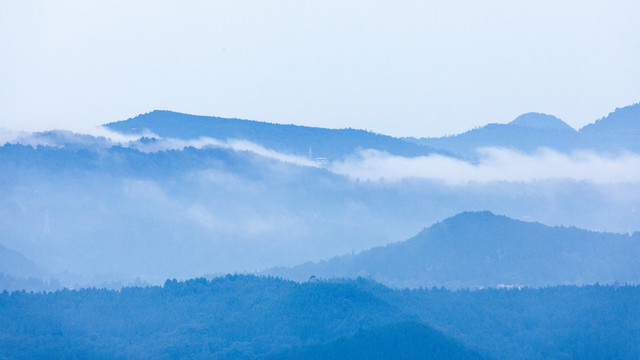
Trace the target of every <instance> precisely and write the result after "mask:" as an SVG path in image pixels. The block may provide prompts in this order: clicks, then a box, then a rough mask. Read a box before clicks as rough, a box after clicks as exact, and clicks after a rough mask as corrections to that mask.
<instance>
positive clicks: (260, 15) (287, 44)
mask: <svg viewBox="0 0 640 360" xmlns="http://www.w3.org/2000/svg"><path fill="white" fill-rule="evenodd" d="M639 19H640V2H638V1H606V2H605V1H599V2H596V1H585V0H580V1H572V0H569V1H446V2H445V1H442V2H428V1H344V0H343V1H300V0H296V1H278V0H275V1H242V0H232V1H180V2H176V1H159V0H154V1H55V2H54V1H29V0H27V1H9V0H0V49H2V51H1V52H0V128H5V129H10V130H27V131H37V130H46V129H69V130H73V131H80V132H82V131H86V130H88V129H91V128H93V127H95V126H98V125H100V124H104V123H107V122H111V121H117V120H123V119H127V118H130V117H133V116H135V115H137V114H140V113H146V112H149V111H151V110H154V109H164V110H173V111H179V112H184V113H191V114H198V115H214V116H223V117H238V118H245V119H253V120H260V121H268V122H277V123H294V124H299V125H309V126H320V127H330V128H346V127H352V128H359V129H367V130H371V131H375V132H379V133H385V134H390V135H394V136H414V137H423V136H442V135H446V134H455V133H459V132H462V131H465V130H468V129H471V128H474V127H479V126H482V125H484V124H487V123H490V122H497V123H506V122H509V121H511V120H513V119H514V118H516V117H517V116H518V115H520V114H522V113H526V112H530V111H536V112H543V113H549V114H553V115H555V116H558V117H559V118H561V119H563V120H564V121H566V122H567V123H568V124H569V125H571V126H573V127H574V128H579V127H581V126H584V125H586V124H587V123H591V122H593V121H595V120H596V119H598V118H601V117H603V116H605V115H606V114H607V113H609V112H611V111H613V110H614V109H615V108H616V107H622V106H626V105H630V104H633V103H637V102H639V101H640V66H638V64H640V21H639Z"/></svg>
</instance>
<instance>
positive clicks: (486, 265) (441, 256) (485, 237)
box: [267, 211, 640, 288]
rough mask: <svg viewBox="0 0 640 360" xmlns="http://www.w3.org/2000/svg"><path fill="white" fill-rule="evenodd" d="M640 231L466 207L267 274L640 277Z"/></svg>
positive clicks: (573, 279)
mask: <svg viewBox="0 0 640 360" xmlns="http://www.w3.org/2000/svg"><path fill="white" fill-rule="evenodd" d="M638 259H640V232H636V233H634V234H633V235H632V236H631V235H628V234H611V233H598V232H591V231H586V230H580V229H577V228H565V227H549V226H545V225H542V224H539V223H531V222H523V221H517V220H513V219H509V218H507V217H505V216H496V215H494V214H492V213H490V212H488V211H484V212H465V213H462V214H459V215H456V216H454V217H451V218H449V219H446V220H444V221H442V222H439V223H437V224H434V225H432V226H431V227H429V228H428V229H425V230H423V231H422V232H420V233H419V234H418V235H416V236H415V237H413V238H411V239H409V240H406V241H402V242H397V243H393V244H389V245H386V246H381V247H376V248H373V249H370V250H367V251H363V252H361V253H359V254H355V255H343V256H339V257H335V258H332V259H329V260H327V261H322V262H317V263H306V264H303V265H300V266H296V267H293V268H277V269H272V270H269V271H267V273H268V274H271V275H278V276H284V277H287V278H291V279H296V280H302V281H304V280H306V279H308V278H309V277H311V276H314V277H322V278H345V277H347V278H356V277H369V278H371V279H373V280H375V281H378V282H382V283H384V284H386V285H388V286H393V287H398V288H404V287H409V288H417V287H432V286H446V287H449V288H481V287H487V286H489V287H505V286H507V287H512V286H517V287H522V286H534V287H540V286H547V285H558V284H576V285H583V284H594V283H609V284H612V283H634V284H638V283H640V267H639V266H638Z"/></svg>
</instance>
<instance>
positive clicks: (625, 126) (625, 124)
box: [580, 103, 640, 152]
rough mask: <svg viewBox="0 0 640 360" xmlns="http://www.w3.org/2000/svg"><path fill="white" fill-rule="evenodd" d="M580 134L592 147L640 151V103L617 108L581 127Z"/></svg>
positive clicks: (586, 144) (585, 142)
mask: <svg viewBox="0 0 640 360" xmlns="http://www.w3.org/2000/svg"><path fill="white" fill-rule="evenodd" d="M580 136H581V137H582V138H583V143H584V144H585V146H588V147H591V148H595V149H606V150H621V149H622V150H631V151H634V152H640V103H637V104H633V105H630V106H625V107H623V108H617V109H615V111H614V112H612V113H610V114H609V115H607V116H606V117H604V118H602V119H600V120H598V121H596V122H595V123H593V124H589V125H587V126H585V127H583V128H582V129H580Z"/></svg>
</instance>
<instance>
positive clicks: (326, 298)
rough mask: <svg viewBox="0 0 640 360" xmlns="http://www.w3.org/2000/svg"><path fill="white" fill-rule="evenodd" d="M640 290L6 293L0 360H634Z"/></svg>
mask: <svg viewBox="0 0 640 360" xmlns="http://www.w3.org/2000/svg"><path fill="white" fill-rule="evenodd" d="M638 344H640V288H639V287H634V286H619V287H617V286H587V287H575V286H571V287H553V288H545V289H523V290H508V289H491V290H478V291H467V290H462V291H450V290H444V289H435V288H434V289H430V290H425V289H419V290H413V291H410V290H392V289H389V288H386V287H384V286H382V285H380V284H377V283H374V282H371V281H368V280H362V279H359V280H347V281H340V282H321V281H320V282H319V281H312V282H307V283H295V282H291V281H284V280H280V279H275V278H264V277H255V276H226V277H221V278H215V279H212V280H205V279H195V280H189V281H186V282H177V281H167V282H166V283H165V284H164V286H163V287H147V288H140V287H134V288H123V289H122V290H121V291H109V290H103V289H83V290H63V291H57V292H51V293H25V292H14V293H8V292H4V293H2V294H0V358H9V359H11V358H14V359H29V358H32V359H33V358H38V359H40V358H123V359H131V358H136V359H138V358H150V359H151V358H153V359H159V358H171V359H176V358H185V359H187V358H188V359H193V358H214V359H244V358H261V357H268V358H286V359H303V358H304V359H306V358H336V356H337V355H336V354H340V356H346V358H355V359H358V358H373V359H376V358H405V359H410V358H421V359H425V358H426V359H477V358H496V359H538V358H546V359H572V358H573V359H589V358H593V359H596V358H597V359H604V358H607V359H633V358H638V356H639V355H640V347H639V345H638Z"/></svg>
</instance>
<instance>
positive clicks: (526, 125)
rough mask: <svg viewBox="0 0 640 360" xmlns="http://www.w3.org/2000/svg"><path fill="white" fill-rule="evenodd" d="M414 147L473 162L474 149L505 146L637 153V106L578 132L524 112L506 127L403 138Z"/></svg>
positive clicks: (639, 126) (553, 119) (526, 149)
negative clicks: (428, 147)
mask: <svg viewBox="0 0 640 360" xmlns="http://www.w3.org/2000/svg"><path fill="white" fill-rule="evenodd" d="M405 139H406V140H408V141H411V142H414V143H416V144H420V145H425V146H430V147H433V148H436V149H443V150H448V151H450V152H452V153H455V154H458V155H460V156H464V157H465V158H470V159H475V158H477V157H478V155H479V154H478V153H477V149H479V148H485V147H504V148H510V149H514V150H518V151H522V152H533V151H535V150H538V149H539V148H549V149H553V150H556V151H560V152H572V151H580V150H582V151H585V150H590V151H598V152H607V153H611V154H616V153H620V152H624V151H631V152H636V153H638V152H640V103H637V104H633V105H630V106H626V107H623V108H617V109H615V111H613V112H611V113H610V114H609V115H607V116H605V117H603V118H601V119H599V120H597V121H595V122H594V123H590V124H588V125H586V126H584V127H583V128H581V129H579V130H575V129H573V128H572V127H571V126H569V125H568V124H566V123H565V122H563V121H562V120H560V119H558V118H557V117H555V116H553V115H548V114H541V113H527V114H523V115H520V116H519V117H517V118H516V119H515V120H513V121H511V122H510V123H507V124H488V125H485V126H483V127H480V128H478V129H473V130H469V131H467V132H465V133H462V134H458V135H453V136H445V137H439V138H405Z"/></svg>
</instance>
